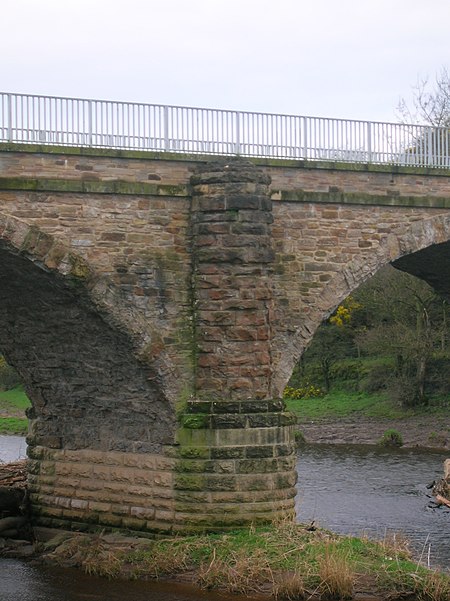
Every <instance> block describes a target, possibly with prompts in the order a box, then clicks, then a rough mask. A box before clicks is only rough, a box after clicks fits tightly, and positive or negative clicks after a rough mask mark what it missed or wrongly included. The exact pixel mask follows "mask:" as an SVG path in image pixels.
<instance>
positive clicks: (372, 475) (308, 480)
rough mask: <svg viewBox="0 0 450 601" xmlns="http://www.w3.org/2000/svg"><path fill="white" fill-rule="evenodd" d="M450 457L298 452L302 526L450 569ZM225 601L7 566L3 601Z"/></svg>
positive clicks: (5, 451) (7, 442) (331, 448)
mask: <svg viewBox="0 0 450 601" xmlns="http://www.w3.org/2000/svg"><path fill="white" fill-rule="evenodd" d="M24 453H25V443H24V439H22V438H20V437H17V436H14V437H2V436H0V460H3V461H12V460H14V459H16V458H17V457H19V456H23V455H24ZM447 456H448V453H445V452H443V453H439V452H428V451H418V450H415V449H414V450H408V449H405V450H403V449H399V450H382V449H377V448H374V447H359V446H350V445H349V446H336V445H328V446H319V445H318V446H307V447H305V448H304V449H302V450H301V451H300V452H299V457H298V464H297V469H298V473H299V486H298V488H299V493H298V495H297V500H296V505H297V513H298V519H299V521H301V522H312V521H315V522H316V524H317V525H319V526H322V527H325V528H329V529H330V530H334V531H335V532H339V533H342V534H356V535H361V534H367V535H369V536H370V537H378V538H384V537H385V536H386V535H387V533H388V532H400V533H403V534H404V535H406V537H407V538H408V539H409V540H410V541H411V543H412V546H413V547H414V550H415V552H416V554H417V556H420V555H422V560H424V561H425V562H426V561H428V560H429V562H430V565H431V566H432V567H437V566H440V567H441V568H444V569H448V568H449V566H450V545H449V543H448V541H449V538H450V510H447V509H442V508H441V509H436V508H432V507H431V506H430V504H431V500H432V499H431V493H430V491H429V489H427V485H428V484H430V483H431V482H432V481H433V480H435V479H439V478H441V477H442V472H443V462H444V459H445V458H446V457H447ZM227 599H232V597H227V596H226V595H215V594H213V593H210V592H207V593H203V592H198V591H193V590H192V589H189V588H187V587H182V586H180V587H177V586H173V585H171V586H170V587H168V586H167V585H164V584H158V583H153V582H149V583H147V582H117V581H107V580H100V579H96V578H93V577H89V576H86V575H85V574H82V573H81V572H80V571H78V570H66V569H65V570H63V569H48V568H42V567H33V566H31V565H29V564H27V563H23V562H20V561H16V560H11V559H0V600H1V601H18V600H20V601H193V600H198V601H200V600H204V601H219V600H222V601H225V600H227Z"/></svg>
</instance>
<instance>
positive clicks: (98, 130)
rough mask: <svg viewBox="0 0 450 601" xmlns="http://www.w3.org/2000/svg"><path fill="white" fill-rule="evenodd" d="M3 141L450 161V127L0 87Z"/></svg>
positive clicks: (427, 163)
mask: <svg viewBox="0 0 450 601" xmlns="http://www.w3.org/2000/svg"><path fill="white" fill-rule="evenodd" d="M0 141H2V142H16V143H24V144H30V143H31V144H46V145H61V146H79V147H81V146H87V147H96V148H115V149H127V150H149V151H158V152H179V153H196V154H220V155H242V156H248V157H267V158H280V159H308V160H321V161H342V162H349V163H380V164H395V165H413V166H418V167H422V166H423V167H436V168H448V167H450V130H449V129H448V128H437V127H430V126H425V125H404V124H399V123H381V122H371V121H358V120H350V119H328V118H322V117H301V116H295V115H275V114H269V113H252V112H245V111H228V110H218V109H205V108H193V107H180V106H167V105H159V104H141V103H134V102H113V101H108V100H86V99H80V98H60V97H53V96H34V95H29V94H9V93H0Z"/></svg>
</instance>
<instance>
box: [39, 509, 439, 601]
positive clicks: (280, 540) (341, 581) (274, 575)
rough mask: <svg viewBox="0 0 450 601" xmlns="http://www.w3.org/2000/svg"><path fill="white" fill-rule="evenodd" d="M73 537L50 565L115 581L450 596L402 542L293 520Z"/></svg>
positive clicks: (300, 593) (247, 590)
mask: <svg viewBox="0 0 450 601" xmlns="http://www.w3.org/2000/svg"><path fill="white" fill-rule="evenodd" d="M69 536H70V538H68V539H67V540H63V541H62V542H61V539H59V542H58V543H55V544H54V545H53V546H52V544H51V543H50V546H49V553H48V554H47V560H48V561H49V562H51V563H52V564H53V565H54V564H55V563H56V564H58V563H59V564H60V565H62V564H64V563H65V562H67V560H69V561H70V562H71V564H73V563H75V564H76V565H77V566H78V567H82V568H83V569H84V570H85V571H87V572H89V573H91V574H96V575H99V576H106V577H109V578H128V579H148V578H164V579H171V580H177V579H182V580H183V581H186V580H189V581H190V582H192V583H194V584H196V585H197V586H199V587H201V588H206V589H217V590H221V591H227V592H230V593H238V594H241V595H252V594H260V593H265V594H270V595H272V596H273V597H275V598H278V599H292V600H294V599H296V600H301V599H320V600H323V601H325V600H326V599H337V600H339V599H342V600H343V599H353V598H354V597H355V594H357V593H358V592H361V591H364V590H365V591H367V590H370V591H372V592H373V593H377V594H380V595H385V596H387V595H388V594H389V593H394V592H395V594H404V596H405V598H406V597H407V595H408V594H410V595H415V596H414V597H411V598H414V599H417V600H418V601H419V600H420V601H448V599H449V598H450V597H449V595H450V578H449V577H448V576H446V575H443V574H437V573H433V572H430V571H429V570H426V569H425V568H423V567H421V566H419V565H417V564H416V563H415V562H413V561H412V560H411V558H410V557H409V554H408V551H407V549H405V547H404V546H403V545H399V544H398V543H395V544H393V543H392V541H384V542H382V543H377V542H374V541H369V540H367V539H361V538H354V537H345V536H338V535H335V534H332V533H331V532H328V531H324V530H320V529H317V530H314V531H309V530H307V529H306V528H305V527H304V526H302V525H301V524H295V523H294V522H292V521H290V520H289V521H288V520H286V521H283V522H280V523H277V524H274V525H271V526H266V527H259V528H253V527H252V528H249V529H241V530H236V531H234V532H228V533H226V534H203V535H196V536H187V537H182V536H179V537H173V538H168V539H159V540H145V539H142V538H137V539H130V538H122V537H120V536H119V535H113V536H112V537H111V536H108V535H102V534H98V535H91V536H90V535H77V536H73V535H69ZM47 545H48V543H47Z"/></svg>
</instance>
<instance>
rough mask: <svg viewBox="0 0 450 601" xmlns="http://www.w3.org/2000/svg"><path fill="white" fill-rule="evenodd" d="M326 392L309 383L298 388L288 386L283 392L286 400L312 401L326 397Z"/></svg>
mask: <svg viewBox="0 0 450 601" xmlns="http://www.w3.org/2000/svg"><path fill="white" fill-rule="evenodd" d="M324 394H325V392H324V391H323V390H322V389H321V388H319V387H318V386H314V384H309V382H305V383H303V385H302V386H300V387H298V388H293V387H292V386H286V388H285V389H284V391H283V398H284V399H311V398H317V397H321V396H324Z"/></svg>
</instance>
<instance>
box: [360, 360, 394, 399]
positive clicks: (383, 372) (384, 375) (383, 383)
mask: <svg viewBox="0 0 450 601" xmlns="http://www.w3.org/2000/svg"><path fill="white" fill-rule="evenodd" d="M391 379H392V367H391V366H390V365H375V366H374V367H373V368H372V369H371V370H370V371H369V373H368V374H367V376H366V377H365V378H364V379H363V380H362V382H361V389H362V391H363V392H367V393H368V394H372V393H374V392H379V391H380V390H385V389H386V388H387V387H388V382H389V381H390V380H391Z"/></svg>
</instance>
